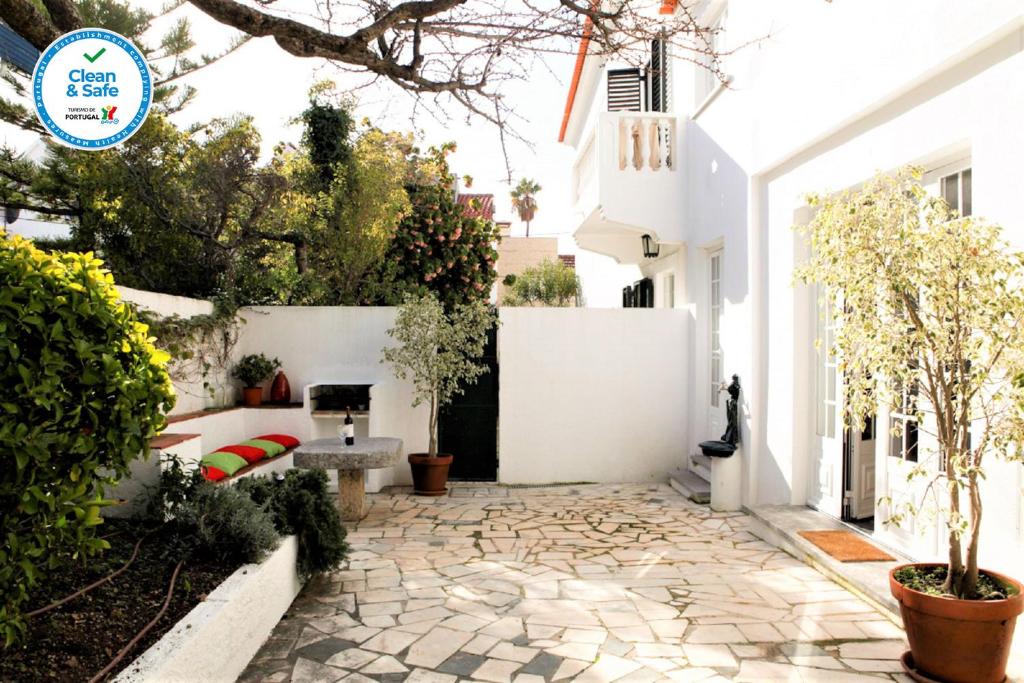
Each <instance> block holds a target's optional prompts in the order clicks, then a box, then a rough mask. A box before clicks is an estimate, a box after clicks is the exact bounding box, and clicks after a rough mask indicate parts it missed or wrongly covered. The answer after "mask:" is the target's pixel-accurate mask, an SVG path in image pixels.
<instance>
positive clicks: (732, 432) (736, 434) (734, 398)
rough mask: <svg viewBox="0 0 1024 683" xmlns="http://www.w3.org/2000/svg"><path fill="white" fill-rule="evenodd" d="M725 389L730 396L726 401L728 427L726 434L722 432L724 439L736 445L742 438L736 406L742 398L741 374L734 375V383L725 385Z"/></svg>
mask: <svg viewBox="0 0 1024 683" xmlns="http://www.w3.org/2000/svg"><path fill="white" fill-rule="evenodd" d="M725 390H726V391H728V392H729V398H728V399H726V401H725V419H726V427H725V434H722V441H724V442H726V443H729V444H732V445H733V446H735V445H736V442H737V441H739V440H740V428H739V420H738V419H737V416H736V408H737V405H738V403H739V398H740V377H739V375H733V376H732V383H731V384H730V385H729V386H728V387H725Z"/></svg>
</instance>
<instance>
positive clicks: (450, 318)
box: [381, 293, 494, 496]
mask: <svg viewBox="0 0 1024 683" xmlns="http://www.w3.org/2000/svg"><path fill="white" fill-rule="evenodd" d="M492 324H494V316H493V314H492V313H491V312H490V310H489V309H488V307H487V304H485V303H483V302H482V301H475V302H472V303H468V304H460V305H457V306H455V307H453V308H452V309H451V310H450V311H445V309H444V306H442V305H441V302H440V301H439V300H438V298H437V296H436V295H434V294H433V293H431V294H427V295H425V296H422V297H414V296H409V297H406V299H405V302H404V303H403V304H402V305H401V306H400V307H399V309H398V317H397V318H396V320H395V326H394V327H393V328H392V329H390V330H388V334H389V335H390V336H391V337H392V338H393V339H395V341H397V342H398V346H392V347H387V348H385V349H384V350H383V352H382V353H383V356H384V358H383V360H382V361H381V362H387V363H390V364H391V365H392V366H394V369H395V375H396V376H397V377H398V378H399V379H407V380H409V381H411V382H412V384H413V390H414V394H413V395H414V399H413V404H412V405H413V407H414V408H415V407H416V406H419V405H421V404H423V403H427V404H429V405H430V419H429V423H428V430H429V435H428V440H429V446H428V452H427V453H410V454H409V464H410V465H411V466H412V474H413V482H414V485H415V489H416V493H419V494H421V495H428V496H430V495H433V496H439V495H442V494H443V493H444V492H445V491H446V488H445V484H446V482H447V480H448V466H449V465H450V464H451V461H452V456H451V455H450V454H438V452H437V426H438V419H439V417H440V413H441V408H442V407H443V406H445V405H447V404H448V403H449V402H451V400H452V399H453V398H454V397H455V396H456V395H458V394H461V393H462V391H463V387H464V386H465V385H467V384H472V383H474V382H476V380H477V378H478V377H480V375H482V374H483V373H485V372H487V367H486V366H485V365H483V364H481V363H479V362H478V361H477V359H478V358H480V356H481V355H483V352H484V345H485V344H486V342H487V331H488V330H489V329H490V327H491V325H492Z"/></svg>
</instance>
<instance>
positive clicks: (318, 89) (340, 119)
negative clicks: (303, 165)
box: [301, 81, 355, 190]
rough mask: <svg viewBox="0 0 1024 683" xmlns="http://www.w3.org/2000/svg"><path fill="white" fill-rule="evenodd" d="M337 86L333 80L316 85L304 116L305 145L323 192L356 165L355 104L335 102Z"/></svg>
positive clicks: (303, 136) (311, 92) (303, 113)
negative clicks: (333, 90)
mask: <svg viewBox="0 0 1024 683" xmlns="http://www.w3.org/2000/svg"><path fill="white" fill-rule="evenodd" d="M333 87H334V84H333V83H330V82H329V81H324V82H321V83H318V84H316V85H315V86H313V89H312V90H311V91H310V102H309V107H308V108H307V109H306V111H304V112H302V117H301V118H302V123H303V124H304V130H303V133H302V142H303V144H304V145H305V147H306V151H307V153H308V155H309V162H310V164H312V166H313V169H314V171H315V173H316V177H317V180H318V181H319V184H320V189H323V190H326V189H328V188H330V186H331V184H332V183H333V182H334V179H335V177H336V176H337V175H338V174H339V172H340V173H341V174H342V175H344V174H345V172H346V171H347V170H348V169H349V167H350V164H351V163H352V142H351V137H352V134H353V132H354V131H355V120H354V119H353V118H352V105H351V104H350V103H341V102H337V101H333V102H332V97H331V95H332V89H333Z"/></svg>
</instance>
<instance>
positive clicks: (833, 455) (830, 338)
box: [807, 287, 843, 517]
mask: <svg viewBox="0 0 1024 683" xmlns="http://www.w3.org/2000/svg"><path fill="white" fill-rule="evenodd" d="M814 294H815V296H814V300H815V311H814V319H815V321H816V322H815V332H816V334H815V339H816V340H817V341H816V343H815V345H814V373H813V377H814V434H813V435H812V437H811V472H810V477H809V482H808V485H809V490H808V492H807V498H808V502H809V504H810V505H811V507H813V508H815V509H817V510H820V511H822V512H825V513H828V514H830V515H833V516H835V517H841V516H842V513H843V402H842V400H841V397H842V395H843V393H842V373H841V372H840V371H839V367H838V365H839V364H838V359H837V358H836V354H835V352H834V349H833V347H834V345H835V331H836V328H835V319H834V317H833V315H832V304H831V303H830V302H829V301H828V299H827V298H824V299H823V298H822V297H821V290H820V289H818V288H817V287H816V288H815V292H814Z"/></svg>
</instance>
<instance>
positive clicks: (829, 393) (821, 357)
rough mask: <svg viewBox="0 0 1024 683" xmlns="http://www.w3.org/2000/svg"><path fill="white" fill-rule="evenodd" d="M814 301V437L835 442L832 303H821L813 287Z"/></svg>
mask: <svg viewBox="0 0 1024 683" xmlns="http://www.w3.org/2000/svg"><path fill="white" fill-rule="evenodd" d="M815 296H816V297H817V299H818V307H817V309H816V310H817V315H816V316H815V321H816V322H815V327H816V329H815V339H816V340H817V349H816V353H817V362H816V363H815V364H814V366H815V393H816V394H817V401H815V403H816V413H817V414H816V416H815V418H816V419H815V430H814V431H815V433H816V434H817V435H818V436H823V437H825V438H827V439H834V438H836V411H837V405H836V401H837V395H838V391H837V387H836V381H837V380H838V362H837V359H836V354H835V353H834V350H833V347H834V346H835V337H836V325H835V319H834V317H833V315H832V302H831V300H830V299H828V298H825V299H824V300H823V299H822V293H821V290H820V289H819V288H817V287H815Z"/></svg>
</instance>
